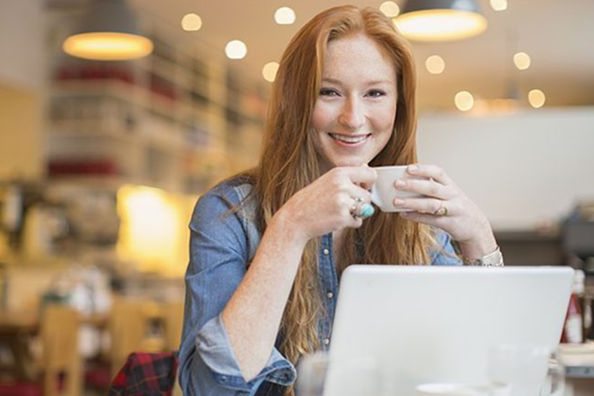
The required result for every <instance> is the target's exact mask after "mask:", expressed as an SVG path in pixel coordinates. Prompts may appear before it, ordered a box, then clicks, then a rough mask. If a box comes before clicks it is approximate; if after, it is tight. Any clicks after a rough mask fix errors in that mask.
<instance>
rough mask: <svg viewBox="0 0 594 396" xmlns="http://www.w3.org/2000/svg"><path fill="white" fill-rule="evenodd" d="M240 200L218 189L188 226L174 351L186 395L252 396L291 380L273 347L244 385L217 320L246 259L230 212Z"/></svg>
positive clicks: (243, 234)
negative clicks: (183, 297) (187, 259)
mask: <svg viewBox="0 0 594 396" xmlns="http://www.w3.org/2000/svg"><path fill="white" fill-rule="evenodd" d="M239 201H240V197H239V196H238V195H237V194H236V193H235V191H234V189H233V188H232V187H229V186H225V185H223V186H219V187H217V188H215V189H214V190H211V191H210V192H208V193H207V194H205V195H204V196H202V197H201V198H200V199H199V200H198V202H197V204H196V207H195V209H194V213H193V214H192V219H191V221H190V231H191V233H190V263H189V264H188V269H187V271H186V276H185V281H186V306H185V312H184V325H183V331H182V341H181V345H180V348H179V363H180V365H179V381H180V385H181V388H182V390H183V392H184V394H187V395H195V396H210V395H217V396H227V395H256V394H257V391H258V388H260V386H261V385H262V383H263V382H264V381H268V382H271V383H275V384H279V385H283V386H284V385H289V384H291V383H292V382H293V381H294V380H295V378H296V371H295V368H294V367H293V365H292V364H291V363H290V362H289V361H288V360H287V359H286V358H284V357H283V356H282V355H281V354H280V352H279V351H278V350H277V349H276V348H275V349H273V351H272V353H271V356H270V358H269V360H268V363H267V364H266V366H265V367H264V369H263V370H262V371H261V372H260V374H258V375H257V376H256V377H255V378H253V379H251V380H250V381H245V379H244V378H243V376H242V375H241V372H240V370H239V364H238V362H237V360H236V358H235V356H234V354H233V351H232V349H231V344H230V342H229V340H228V337H227V334H226V332H225V329H224V327H223V324H222V321H221V319H220V314H221V312H222V311H223V308H224V307H225V305H226V304H227V302H228V301H229V299H230V298H231V296H232V295H233V293H234V292H235V290H236V289H237V287H238V285H239V283H240V282H241V280H242V279H243V276H244V275H245V272H246V268H247V265H248V262H249V259H250V251H249V250H250V249H249V248H250V246H249V243H248V235H247V230H246V225H245V221H243V219H242V218H240V215H239V214H238V213H237V212H236V211H230V209H231V208H233V207H234V206H235V205H237V204H238V203H239Z"/></svg>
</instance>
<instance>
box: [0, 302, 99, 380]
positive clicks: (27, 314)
mask: <svg viewBox="0 0 594 396" xmlns="http://www.w3.org/2000/svg"><path fill="white" fill-rule="evenodd" d="M108 316H109V315H108V314H104V313H101V314H92V315H82V314H81V315H80V322H81V324H88V325H92V326H95V327H97V328H104V327H105V326H106V325H107V319H108ZM40 330H41V318H40V315H39V313H38V312H33V311H5V310H3V311H0V348H5V349H6V350H7V351H9V352H10V355H11V357H12V360H13V361H12V364H7V365H1V364H0V369H2V372H3V373H4V372H6V373H7V374H9V375H11V376H13V377H15V378H18V379H23V380H31V379H34V378H35V376H36V363H35V358H34V354H33V352H32V350H31V340H32V339H33V338H34V337H35V336H37V335H38V334H39V332H40Z"/></svg>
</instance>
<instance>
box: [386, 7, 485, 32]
mask: <svg viewBox="0 0 594 396" xmlns="http://www.w3.org/2000/svg"><path fill="white" fill-rule="evenodd" d="M394 23H395V24H396V27H397V28H398V30H399V31H400V32H401V33H402V34H403V35H404V36H405V37H407V38H409V39H410V40H415V41H451V40H460V39H464V38H468V37H472V36H476V35H478V34H480V33H482V32H484V31H485V29H486V28H487V19H486V18H485V17H484V16H483V15H482V14H481V13H480V9H479V6H478V4H477V3H476V1H474V0H408V1H406V3H404V5H403V7H402V12H401V13H400V15H398V16H397V17H396V18H395V19H394Z"/></svg>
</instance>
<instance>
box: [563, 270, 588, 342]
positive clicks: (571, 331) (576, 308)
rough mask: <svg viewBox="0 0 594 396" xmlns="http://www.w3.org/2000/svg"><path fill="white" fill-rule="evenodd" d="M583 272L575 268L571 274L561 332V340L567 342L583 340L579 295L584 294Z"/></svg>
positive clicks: (582, 321)
mask: <svg viewBox="0 0 594 396" xmlns="http://www.w3.org/2000/svg"><path fill="white" fill-rule="evenodd" d="M584 283H585V274H584V271H582V270H579V269H577V270H575V272H574V276H573V287H572V292H571V296H570V298H569V305H568V307H567V315H566V316H565V324H564V325H563V333H562V334H561V342H563V343H569V344H581V343H582V342H584V320H583V316H582V308H581V305H580V297H581V296H582V295H583V294H584Z"/></svg>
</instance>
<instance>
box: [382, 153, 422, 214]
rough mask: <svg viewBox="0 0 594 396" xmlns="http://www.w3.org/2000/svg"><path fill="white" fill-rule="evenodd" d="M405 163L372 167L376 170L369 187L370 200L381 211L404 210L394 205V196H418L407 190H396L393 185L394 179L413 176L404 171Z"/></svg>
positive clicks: (404, 210)
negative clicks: (374, 179) (375, 176)
mask: <svg viewBox="0 0 594 396" xmlns="http://www.w3.org/2000/svg"><path fill="white" fill-rule="evenodd" d="M406 168H407V165H395V166H378V167H375V168H373V169H375V171H376V172H377V180H376V181H375V184H374V185H373V187H371V201H372V202H373V203H374V204H375V205H377V207H379V208H380V209H381V211H382V212H406V211H408V210H407V209H401V208H397V207H395V206H394V199H395V198H412V197H419V196H420V195H419V194H415V193H411V192H408V191H402V190H397V189H396V187H395V186H394V183H395V182H396V180H398V179H400V178H403V179H406V178H413V177H412V176H410V175H408V174H407V173H406Z"/></svg>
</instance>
